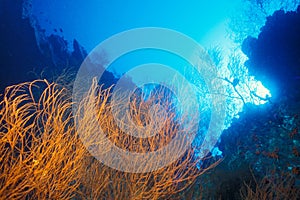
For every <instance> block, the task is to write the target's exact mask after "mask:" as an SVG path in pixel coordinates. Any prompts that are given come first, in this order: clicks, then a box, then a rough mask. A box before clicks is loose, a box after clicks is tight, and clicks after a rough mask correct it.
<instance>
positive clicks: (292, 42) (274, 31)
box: [242, 6, 300, 99]
mask: <svg viewBox="0 0 300 200" xmlns="http://www.w3.org/2000/svg"><path fill="white" fill-rule="evenodd" d="M242 49H243V51H244V53H245V54H247V56H248V57H249V60H248V61H247V62H246V65H247V67H248V68H249V72H250V73H251V74H253V75H255V76H256V78H257V79H258V80H261V81H262V82H263V83H264V85H265V86H266V87H268V88H270V89H271V90H272V89H273V90H276V92H275V93H276V94H277V95H278V96H282V95H287V96H289V97H293V98H298V99H299V96H300V95H299V88H300V6H299V7H298V9H297V11H295V12H284V11H282V10H279V11H276V12H274V14H273V15H272V16H269V17H268V18H267V21H266V24H265V26H264V27H262V29H261V33H260V34H259V36H258V38H257V39H256V38H252V37H248V38H247V39H246V40H245V41H244V43H243V48H242ZM276 94H275V95H276Z"/></svg>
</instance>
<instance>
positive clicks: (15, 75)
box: [0, 0, 132, 94]
mask: <svg viewBox="0 0 300 200" xmlns="http://www.w3.org/2000/svg"><path fill="white" fill-rule="evenodd" d="M24 2H25V3H27V4H26V6H29V7H30V6H31V5H30V2H29V1H28V2H27V1H26V0H24ZM24 2H23V0H1V5H0V33H1V37H0V60H1V63H0V66H1V73H0V94H1V93H3V92H4V88H5V87H7V86H9V85H12V84H18V83H22V82H25V81H32V80H34V79H37V78H46V79H49V80H50V81H51V80H53V78H55V77H57V76H58V75H60V74H61V73H62V72H63V70H64V69H66V68H70V69H72V70H74V72H76V71H77V70H78V69H79V67H80V65H81V63H82V62H83V60H84V59H85V57H86V56H87V52H86V51H85V50H84V48H83V47H82V46H81V45H80V44H79V42H78V41H77V40H75V39H74V41H73V44H72V45H73V50H72V51H71V50H70V48H69V43H68V42H67V41H66V40H65V39H64V38H63V37H62V36H60V35H56V33H54V34H52V35H50V36H46V35H45V30H43V29H42V28H40V27H39V25H38V24H36V23H34V25H33V23H32V20H33V19H31V18H29V16H27V15H28V13H27V15H26V16H24V15H23V9H24V8H23V7H22V6H23V5H24V4H23V3H24ZM28 3H29V4H28ZM28 10H30V9H27V12H29V11H28ZM29 15H30V13H29ZM31 17H33V16H31ZM59 30H60V32H62V29H59ZM55 32H57V31H55ZM40 74H43V75H42V77H41V75H40ZM68 78H75V77H68ZM117 80H118V79H117V78H116V77H114V75H113V74H112V73H111V72H108V71H105V72H104V73H103V77H102V79H101V80H100V82H101V83H103V84H105V85H106V87H109V86H110V85H112V84H114V83H116V82H117ZM70 81H71V80H70ZM127 82H128V84H132V82H131V80H130V79H128V81H127Z"/></svg>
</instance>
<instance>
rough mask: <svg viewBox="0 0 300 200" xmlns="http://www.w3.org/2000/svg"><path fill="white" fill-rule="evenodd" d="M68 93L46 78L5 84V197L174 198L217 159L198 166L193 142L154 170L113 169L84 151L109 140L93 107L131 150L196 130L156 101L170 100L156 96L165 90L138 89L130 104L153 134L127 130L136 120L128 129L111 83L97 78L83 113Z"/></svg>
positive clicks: (116, 140) (1, 167) (1, 126)
mask: <svg viewBox="0 0 300 200" xmlns="http://www.w3.org/2000/svg"><path fill="white" fill-rule="evenodd" d="M69 94H70V92H69V91H66V89H65V88H63V87H61V86H59V85H57V84H54V83H49V82H47V81H45V80H37V81H34V82H29V83H23V84H19V85H15V86H10V87H8V88H6V91H5V94H4V95H3V96H1V99H2V100H1V102H0V199H25V198H26V199H166V198H170V197H171V196H172V198H173V197H174V198H175V197H176V195H177V194H178V193H179V192H180V191H183V190H184V189H186V188H188V187H189V186H190V185H191V184H192V183H193V182H194V181H195V179H196V178H197V176H199V175H201V174H202V173H204V172H205V171H206V170H207V169H209V168H211V167H213V166H215V164H216V163H213V164H211V165H209V166H208V167H206V168H205V169H202V170H199V169H197V168H196V163H197V162H198V160H196V159H195V158H194V156H193V155H194V152H193V149H192V148H189V149H188V150H187V151H186V152H185V153H184V154H183V156H181V157H180V158H179V159H176V160H174V161H173V162H172V163H170V164H169V165H167V166H165V167H163V168H160V169H157V170H154V171H149V172H145V173H129V172H123V171H120V170H116V169H112V168H110V167H108V166H106V165H104V164H103V163H102V162H100V161H98V160H97V159H95V158H94V157H93V156H92V155H90V153H89V152H88V151H87V150H86V149H89V148H90V147H93V146H95V144H97V145H99V144H102V143H103V141H101V140H100V141H99V140H95V139H97V137H96V136H95V133H94V132H93V131H94V128H95V127H94V126H95V124H94V122H93V120H91V119H90V118H91V117H93V116H94V115H91V113H93V112H94V113H96V116H97V120H96V121H97V123H98V124H96V125H98V126H101V128H102V130H104V133H105V134H106V138H108V139H109V141H110V142H112V143H113V144H114V145H116V146H118V147H119V148H122V149H124V150H126V151H131V152H148V151H155V150H157V149H159V148H161V147H163V146H164V145H166V144H168V143H169V142H170V140H172V138H173V137H174V136H175V135H176V134H186V136H189V132H188V131H189V130H190V129H189V128H186V129H183V131H182V130H181V129H179V124H180V121H178V120H176V119H175V114H174V112H172V110H170V111H168V112H167V113H163V114H161V115H160V114H159V113H160V109H159V108H160V107H159V106H157V107H155V104H157V102H159V103H160V104H161V105H162V103H166V104H167V106H168V102H167V101H164V100H163V99H159V98H158V99H157V97H159V96H161V98H162V96H163V95H156V96H155V99H154V97H153V98H150V99H148V100H147V101H146V100H144V99H143V98H141V97H140V96H136V97H134V99H132V101H130V102H131V103H129V105H126V106H129V108H130V109H129V112H128V113H129V115H130V117H131V118H133V121H134V123H135V124H138V125H139V126H140V127H143V126H145V125H148V126H145V127H147V128H146V129H145V130H146V131H148V132H149V133H152V132H157V133H156V134H154V135H153V136H152V137H148V138H138V137H134V136H132V135H130V134H127V133H128V131H133V130H134V126H127V129H126V131H125V132H124V131H122V127H120V125H118V124H117V123H116V121H115V119H114V116H113V107H114V106H119V105H120V104H118V100H111V94H112V93H111V91H110V89H101V87H100V86H98V85H97V84H96V83H94V84H93V85H92V88H91V89H90V92H89V95H88V96H87V97H86V98H85V99H83V101H82V102H77V103H79V104H78V105H79V109H78V113H72V105H73V102H72V101H71V99H70V96H69ZM163 101H164V102H163ZM150 105H152V106H153V105H154V107H153V109H154V111H155V112H156V113H158V114H156V115H154V117H157V119H150V117H153V115H149V112H148V111H149V106H150ZM161 105H160V106H161ZM155 109H157V110H155ZM78 115H81V116H82V118H81V120H80V123H78V124H77V121H76V120H75V118H74V117H76V116H78ZM121 121H122V119H121ZM157 121H164V126H163V127H162V128H161V129H159V130H158V129H154V127H155V126H154V124H155V123H153V122H157ZM79 133H80V135H79ZM79 136H80V137H79ZM82 141H84V142H82ZM181 142H182V141H178V142H177V145H180V144H181ZM83 143H84V144H85V145H83ZM102 150H103V148H102ZM105 151H106V149H104V151H102V152H100V153H105ZM107 151H109V150H108V149H107ZM128 162H129V163H136V164H137V165H138V164H139V163H140V161H139V160H130V161H128ZM149 166H151V163H149Z"/></svg>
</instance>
